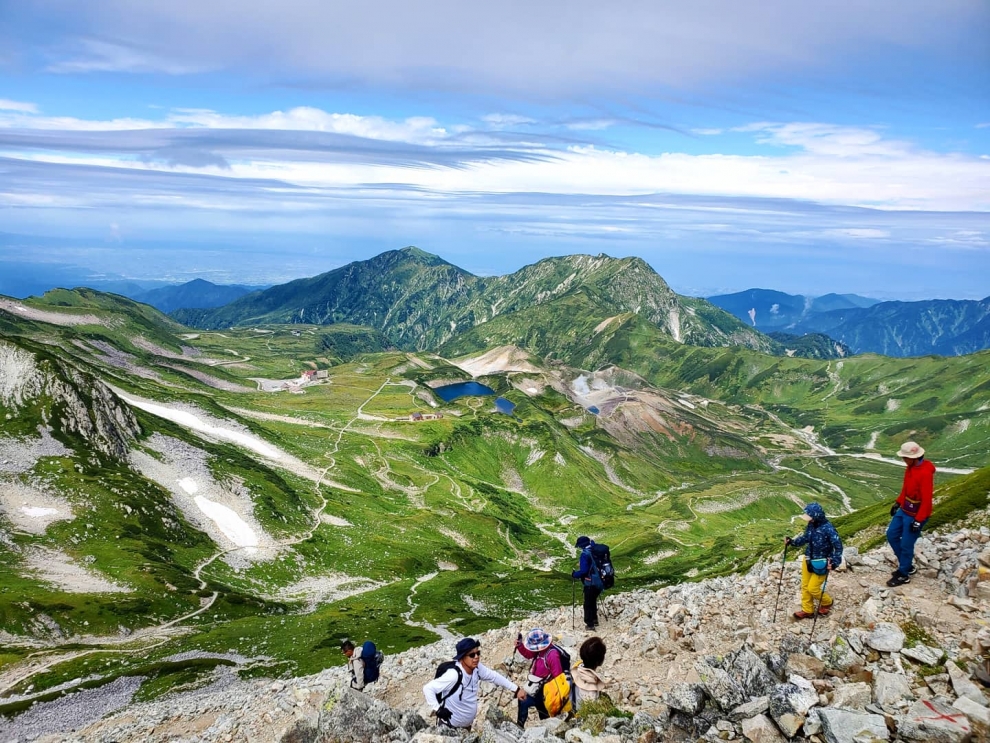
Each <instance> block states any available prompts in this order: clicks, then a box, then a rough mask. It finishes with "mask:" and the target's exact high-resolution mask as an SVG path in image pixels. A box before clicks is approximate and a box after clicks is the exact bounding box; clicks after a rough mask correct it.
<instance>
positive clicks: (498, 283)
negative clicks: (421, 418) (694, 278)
mask: <svg viewBox="0 0 990 743" xmlns="http://www.w3.org/2000/svg"><path fill="white" fill-rule="evenodd" d="M575 292H579V293H583V294H584V295H585V296H586V297H588V298H589V300H590V303H591V305H592V306H593V310H592V311H593V312H594V314H595V316H596V317H597V318H598V320H599V321H601V320H603V319H605V318H607V317H611V316H614V315H619V314H623V313H634V314H637V315H640V316H642V317H644V318H645V319H646V320H647V321H648V322H650V323H652V324H653V325H655V326H656V327H657V328H659V329H660V330H661V332H662V333H663V334H665V335H667V336H669V337H671V338H673V339H674V340H676V341H679V342H683V343H690V344H696V345H707V346H724V345H732V344H738V345H746V346H749V347H751V348H756V349H761V350H769V349H770V348H772V347H773V344H772V342H771V341H769V340H768V339H767V338H766V337H764V336H763V335H761V334H760V333H758V332H756V331H753V330H751V329H749V328H746V326H745V325H743V324H742V323H741V322H739V321H738V320H736V319H735V318H733V317H731V316H730V315H729V314H728V313H726V312H723V311H721V310H719V309H718V308H716V307H714V306H713V305H711V304H709V303H707V302H705V301H704V300H698V299H691V298H686V297H680V296H678V295H677V294H675V293H674V292H673V291H672V290H671V289H670V287H669V286H667V284H666V282H665V281H664V280H663V279H662V278H661V277H660V276H659V275H657V273H656V272H655V271H653V269H652V268H650V267H649V266H648V265H647V264H646V263H645V262H643V261H642V260H641V259H639V258H626V259H615V258H610V257H608V256H605V255H599V256H586V255H571V256H564V257H560V258H547V259H545V260H542V261H540V262H538V263H535V264H533V265H530V266H526V267H524V268H522V269H520V270H519V271H517V272H515V273H514V274H511V275H507V276H497V277H491V278H480V277H477V276H473V275H471V274H469V273H467V272H466V271H463V270H461V269H459V268H457V267H455V266H452V265H451V264H449V263H447V262H445V261H443V260H441V259H440V258H438V257H437V256H434V255H430V254H428V253H424V252H423V251H421V250H418V249H416V248H405V249H403V250H398V251H391V252H388V253H383V254H381V255H379V256H376V257H375V258H372V259H371V260H368V261H357V262H355V263H351V264H348V265H347V266H344V267H343V268H339V269H336V270H335V271H331V272H329V273H326V274H322V275H320V276H316V277H314V278H311V279H301V280H299V281H293V282H290V283H288V284H284V285H282V286H277V287H273V288H271V289H269V290H267V291H264V292H260V293H256V294H252V295H249V296H247V297H244V298H242V299H240V300H237V301H236V302H233V303H231V304H230V305H227V306H226V307H223V308H220V309H218V310H215V311H210V312H195V311H182V312H178V313H176V315H175V317H176V318H177V319H179V320H181V321H182V322H185V323H188V324H190V325H195V326H197V327H203V328H223V327H230V326H234V325H246V324H252V323H263V322H268V323H272V322H276V323H286V322H302V323H316V324H330V323H336V322H347V323H353V324H357V325H368V326H371V327H373V328H376V329H378V330H380V331H381V332H382V333H383V334H384V336H385V337H386V338H387V339H388V340H389V341H390V342H391V343H392V344H394V345H395V346H396V347H398V348H404V349H409V350H413V349H416V350H423V349H428V348H437V347H439V346H440V345H442V344H444V343H446V342H447V341H449V340H450V339H452V338H454V337H455V336H457V335H458V334H459V333H463V332H466V331H469V330H471V329H472V328H474V327H477V326H479V325H482V324H484V323H486V322H490V321H491V320H493V319H494V318H497V317H502V316H505V315H510V314H513V313H517V312H521V311H523V310H527V309H529V308H534V307H542V306H544V305H547V304H552V303H554V302H555V301H556V300H557V299H560V298H561V297H564V296H567V295H569V294H572V293H575Z"/></svg>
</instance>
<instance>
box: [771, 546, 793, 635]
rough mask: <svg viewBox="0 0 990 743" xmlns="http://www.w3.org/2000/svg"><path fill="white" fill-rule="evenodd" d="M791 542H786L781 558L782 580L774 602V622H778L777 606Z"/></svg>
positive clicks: (778, 584) (779, 582)
mask: <svg viewBox="0 0 990 743" xmlns="http://www.w3.org/2000/svg"><path fill="white" fill-rule="evenodd" d="M788 547H790V544H788V543H787V542H784V556H783V557H781V558H780V580H779V581H777V598H776V599H774V602H773V624H776V623H777V606H778V605H779V604H780V589H781V588H783V586H784V565H785V564H786V562H787V548H788Z"/></svg>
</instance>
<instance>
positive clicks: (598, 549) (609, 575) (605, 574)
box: [591, 543, 615, 590]
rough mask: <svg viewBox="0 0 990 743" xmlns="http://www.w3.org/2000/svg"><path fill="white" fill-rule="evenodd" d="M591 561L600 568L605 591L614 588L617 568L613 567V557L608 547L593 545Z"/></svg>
mask: <svg viewBox="0 0 990 743" xmlns="http://www.w3.org/2000/svg"><path fill="white" fill-rule="evenodd" d="M591 559H592V560H594V562H595V567H596V568H598V575H600V576H601V579H602V586H603V590H604V589H609V588H612V586H614V585H615V567H613V565H612V555H611V553H610V552H609V551H608V545H607V544H598V543H595V544H593V545H591Z"/></svg>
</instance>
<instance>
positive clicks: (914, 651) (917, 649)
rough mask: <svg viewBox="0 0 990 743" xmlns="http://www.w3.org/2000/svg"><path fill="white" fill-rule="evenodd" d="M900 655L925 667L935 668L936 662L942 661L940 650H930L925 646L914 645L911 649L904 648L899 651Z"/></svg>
mask: <svg viewBox="0 0 990 743" xmlns="http://www.w3.org/2000/svg"><path fill="white" fill-rule="evenodd" d="M901 655H903V656H904V657H905V658H910V659H911V660H913V661H915V662H916V663H922V664H924V665H926V666H937V665H938V662H939V661H940V660H941V659H942V651H941V650H939V649H937V648H930V647H928V646H927V645H915V646H914V647H913V648H904V649H902V650H901Z"/></svg>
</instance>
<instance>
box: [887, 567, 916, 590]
mask: <svg viewBox="0 0 990 743" xmlns="http://www.w3.org/2000/svg"><path fill="white" fill-rule="evenodd" d="M910 582H911V577H910V576H908V575H904V573H901V572H900V571H898V572H896V573H894V577H893V578H891V579H890V580H889V581H887V585H888V586H889V587H890V588H897V586H903V585H904V584H905V583H910Z"/></svg>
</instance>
